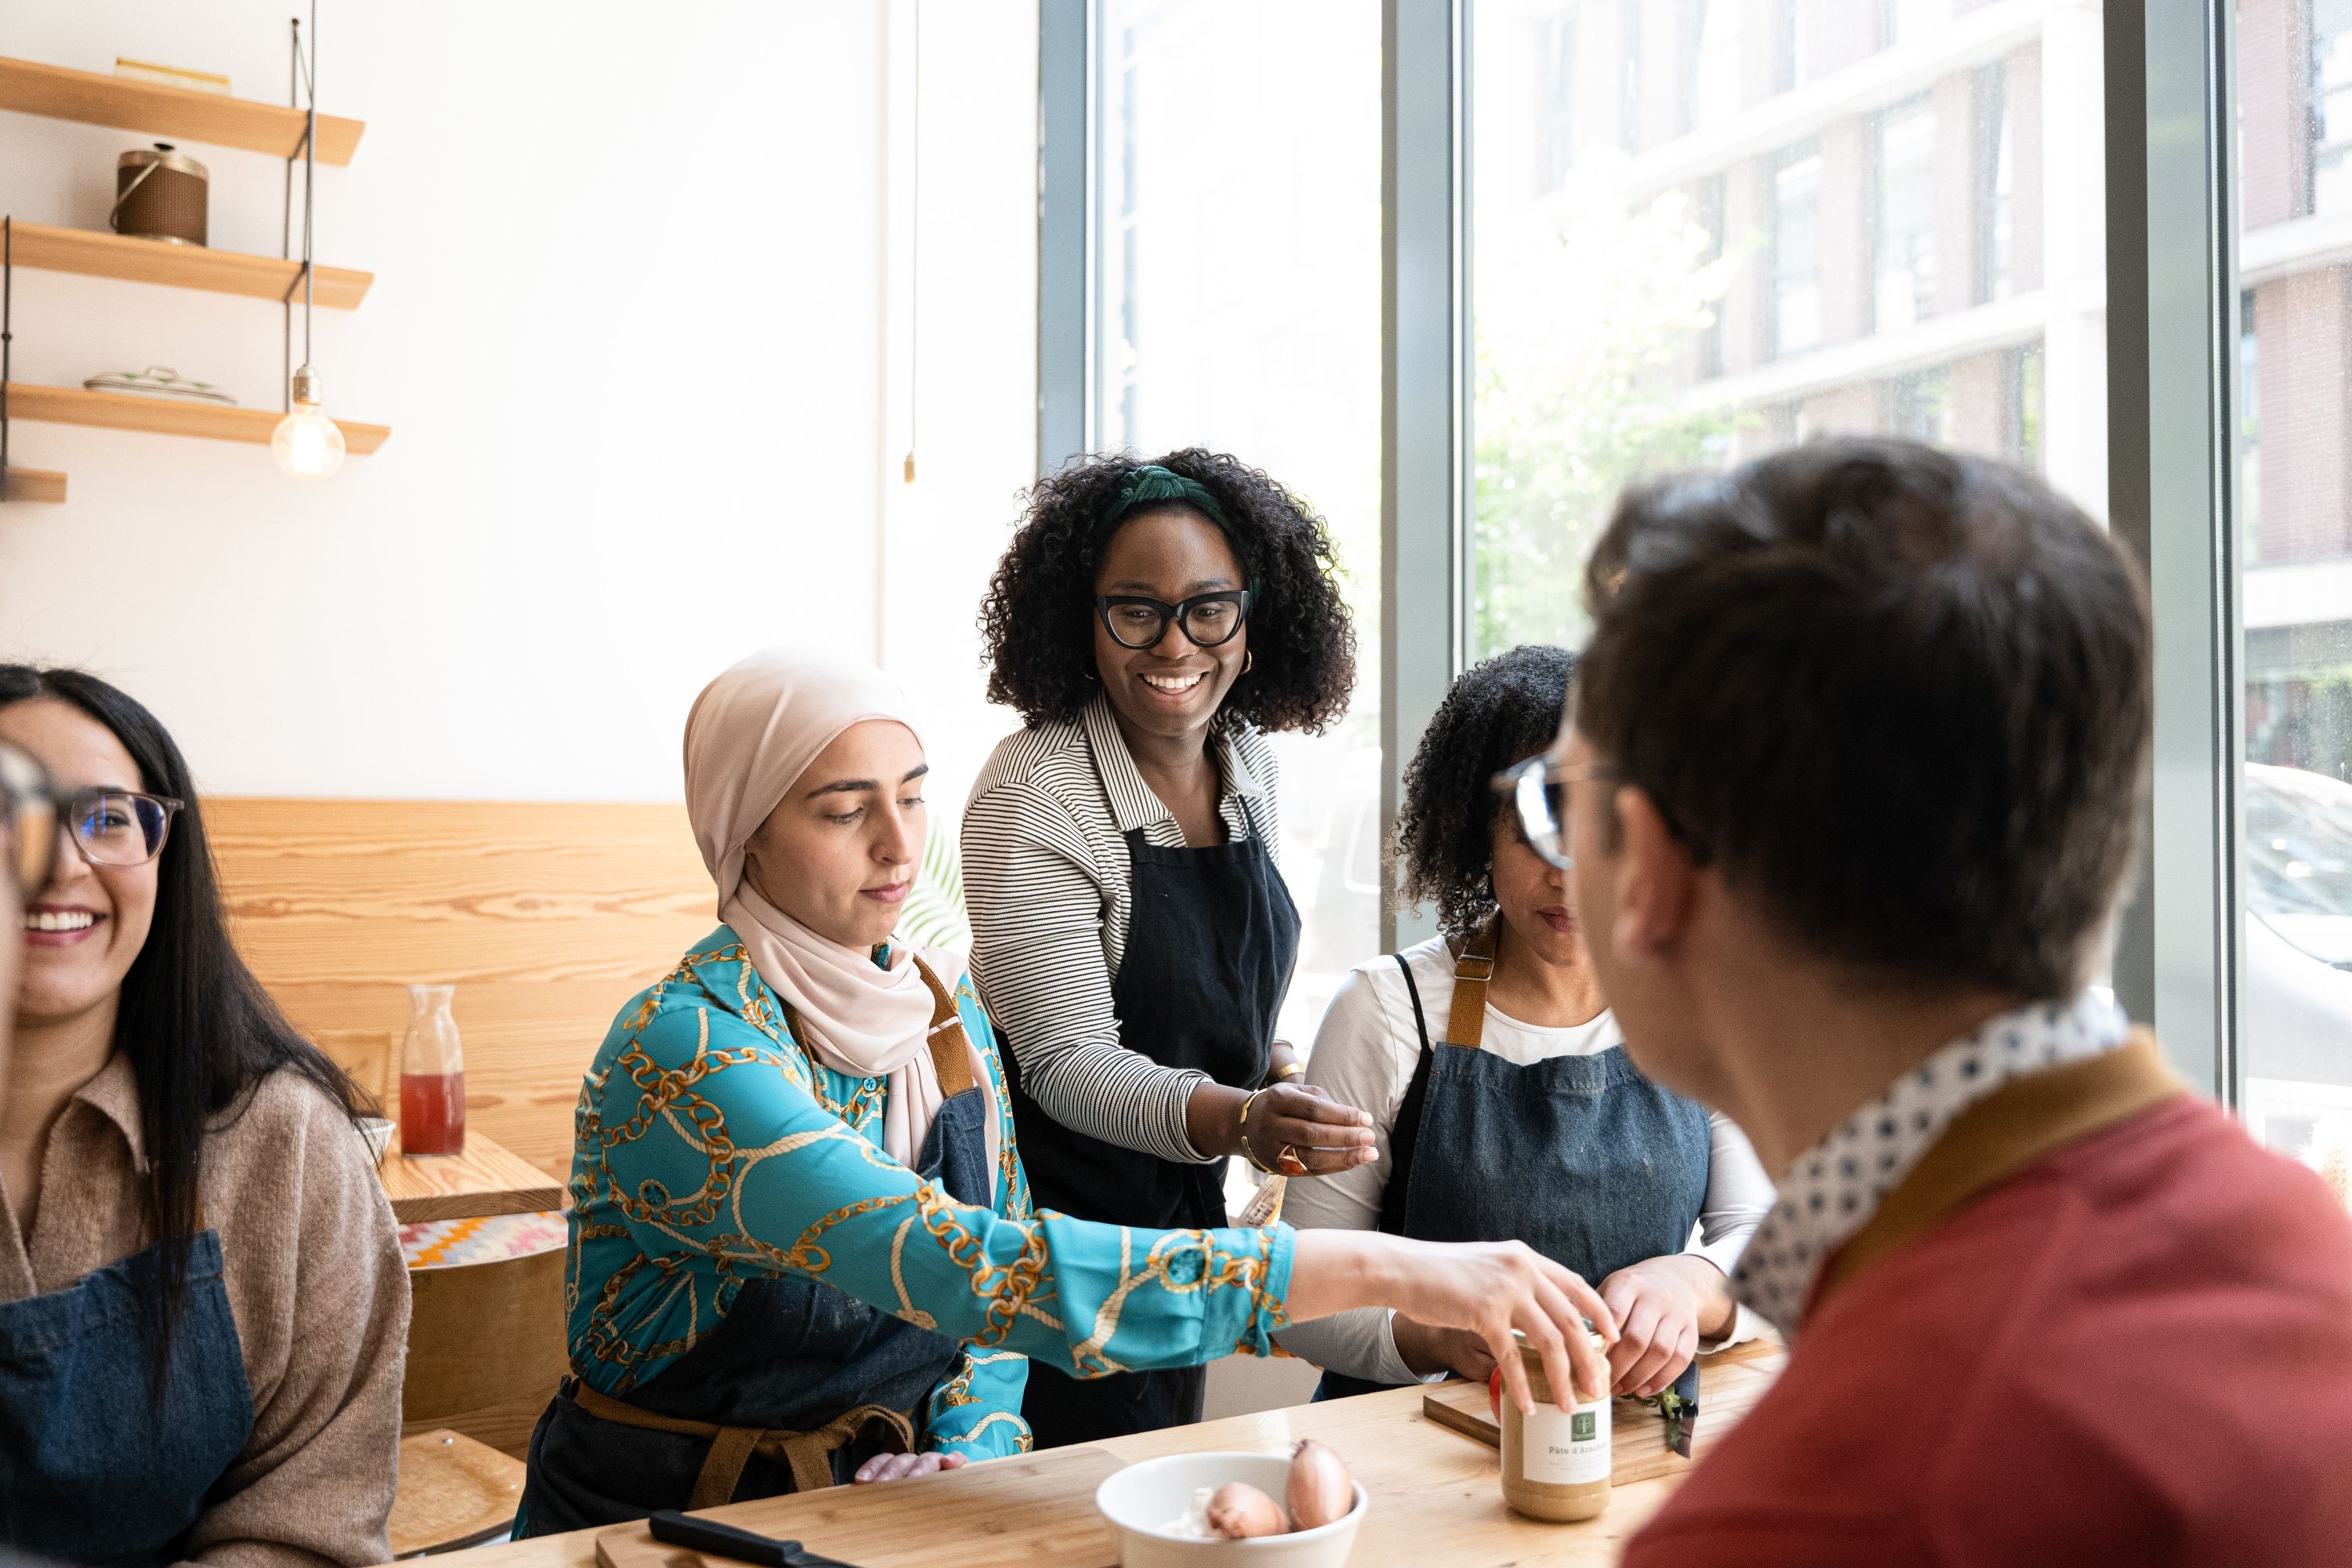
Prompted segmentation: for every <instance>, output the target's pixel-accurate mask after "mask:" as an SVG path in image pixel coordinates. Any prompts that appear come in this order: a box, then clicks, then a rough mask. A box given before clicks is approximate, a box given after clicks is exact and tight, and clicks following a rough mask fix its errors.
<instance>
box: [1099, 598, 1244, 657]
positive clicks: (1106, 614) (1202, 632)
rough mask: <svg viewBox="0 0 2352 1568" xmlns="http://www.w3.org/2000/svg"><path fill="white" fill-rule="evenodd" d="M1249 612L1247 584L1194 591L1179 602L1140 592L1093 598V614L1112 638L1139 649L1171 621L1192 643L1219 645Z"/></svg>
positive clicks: (1161, 633) (1156, 644) (1157, 641)
mask: <svg viewBox="0 0 2352 1568" xmlns="http://www.w3.org/2000/svg"><path fill="white" fill-rule="evenodd" d="M1249 612H1250V591H1249V590H1248V589H1247V588H1227V589H1223V590H1222V591H1220V592H1218V593H1214V594H1195V595H1192V597H1191V598H1189V599H1187V600H1185V601H1184V602H1183V603H1182V604H1181V605H1171V604H1170V603H1169V602H1168V601H1167V600H1165V599H1154V598H1151V597H1150V596H1149V595H1142V594H1106V595H1103V596H1102V597H1100V598H1098V599H1097V600H1096V601H1095V614H1096V615H1097V616H1101V617H1102V624H1103V629H1104V630H1105V631H1108V633H1110V635H1111V640H1112V641H1114V642H1116V643H1118V646H1119V647H1131V648H1134V649H1137V650H1138V651H1141V650H1142V649H1144V648H1150V647H1159V646H1160V638H1162V637H1166V636H1167V635H1168V627H1169V626H1170V625H1171V623H1172V624H1174V625H1176V626H1182V627H1183V628H1184V635H1185V636H1186V637H1190V638H1191V639H1192V646H1193V647H1222V646H1223V645H1224V644H1226V643H1229V642H1231V641H1233V640H1234V633H1235V632H1237V631H1240V630H1241V629H1242V623H1244V621H1246V620H1248V619H1249Z"/></svg>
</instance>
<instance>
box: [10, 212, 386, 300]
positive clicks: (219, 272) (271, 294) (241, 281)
mask: <svg viewBox="0 0 2352 1568" xmlns="http://www.w3.org/2000/svg"><path fill="white" fill-rule="evenodd" d="M11 227H12V228H13V229H14V231H15V233H16V242H15V255H16V265H17V266H19V267H38V268H43V269H44V270H46V271H49V272H79V273H80V274H82V275H83V276H85V277H89V278H121V279H128V280H129V281H131V282H133V283H160V284H163V286H164V287H166V288H172V289H209V290H210V291H211V292H213V293H215V294H242V295H245V296H246V297H247V298H248V299H254V300H283V299H285V298H286V297H287V292H288V290H289V289H291V290H292V291H293V294H294V297H295V298H296V299H298V300H299V298H300V297H301V292H302V291H301V289H300V288H299V287H298V281H299V279H300V278H301V276H302V264H301V263H300V262H299V261H283V260H280V259H278V258H277V257H274V256H247V255H246V254H245V253H244V252H243V251H237V250H214V249H211V248H209V247H205V246H201V245H167V244H165V243H164V242H163V241H162V240H160V239H136V238H133V237H131V236H129V235H123V234H109V233H106V232H105V231H104V230H102V229H90V228H58V227H56V226H53V225H50V224H46V223H18V224H14V225H11ZM374 281H375V274H374V273H373V272H354V271H352V269H351V268H347V267H321V268H318V269H317V271H316V274H315V276H314V277H313V278H312V279H311V284H310V288H311V295H312V299H313V300H314V301H315V302H316V303H318V304H319V305H321V306H323V307H325V308H326V309H328V310H358V309H359V305H360V301H361V300H363V299H365V298H366V297H367V291H368V285H369V284H371V283H373V282H374Z"/></svg>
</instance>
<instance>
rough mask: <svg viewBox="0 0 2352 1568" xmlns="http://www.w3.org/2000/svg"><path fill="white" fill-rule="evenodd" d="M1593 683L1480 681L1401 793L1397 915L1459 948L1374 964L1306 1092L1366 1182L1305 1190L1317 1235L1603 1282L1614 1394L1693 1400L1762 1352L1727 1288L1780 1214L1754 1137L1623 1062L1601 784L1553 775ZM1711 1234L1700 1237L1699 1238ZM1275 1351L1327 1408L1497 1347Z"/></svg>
mask: <svg viewBox="0 0 2352 1568" xmlns="http://www.w3.org/2000/svg"><path fill="white" fill-rule="evenodd" d="M1574 668H1575V661H1574V660H1573V658H1571V657H1570V655H1569V654H1568V653H1567V652H1566V651H1565V650H1564V649H1561V648H1557V647H1520V648H1514V649H1512V650H1511V651H1510V652H1509V653H1507V654H1503V655H1500V656H1498V657H1496V658H1491V659H1488V660H1487V661H1486V663H1484V664H1482V665H1479V666H1478V667H1477V668H1475V669H1473V670H1471V671H1470V672H1469V673H1467V674H1465V675H1464V676H1463V677H1462V678H1461V679H1459V680H1457V681H1455V682H1454V689H1452V690H1451V691H1449V692H1448V693H1447V694H1446V697H1445V700H1444V702H1443V703H1442V704H1440V705H1439V707H1438V710H1437V713H1436V715H1435V716H1434V717H1433V719H1432V720H1431V721H1430V724H1429V729H1428V730H1427V731H1425V732H1424V733H1423V736H1422V738H1421V745H1420V748H1419V750H1417V751H1416V752H1414V754H1413V759H1412V766H1411V767H1410V768H1409V769H1408V770H1407V771H1406V773H1405V787H1404V800H1403V802H1402V809H1401V811H1400V812H1399V816H1398V825H1397V848H1398V853H1399V855H1400V857H1401V858H1402V860H1403V862H1404V872H1405V883H1404V893H1405V897H1406V898H1408V899H1410V900H1413V901H1415V902H1420V903H1426V904H1431V905H1433V906H1434V907H1435V910H1436V914H1437V919H1438V923H1439V925H1440V927H1441V928H1442V929H1443V931H1444V934H1443V935H1440V936H1437V937H1433V938H1432V939H1431V940H1429V941H1427V942H1422V943H1420V944H1419V945H1417V946H1414V947H1410V948H1407V949H1406V950H1405V951H1404V952H1400V953H1392V954H1390V955H1389V956H1387V957H1383V958H1376V959H1373V960H1370V962H1368V963H1362V964H1360V965H1358V966H1357V968H1356V970H1355V972H1354V973H1351V974H1349V976H1348V978H1347V979H1346V980H1345V981H1344V982H1342V983H1341V984H1340V987H1339V994H1337V995H1336V996H1335V997H1334V998H1333V999H1332V1002H1331V1007H1330V1011H1329V1012H1328V1014H1326V1015H1325V1016H1324V1020H1323V1026H1322V1028H1321V1030H1320V1031H1319V1032H1318V1034H1317V1035H1316V1037H1315V1050H1314V1054H1313V1055H1312V1057H1311V1058H1309V1059H1308V1066H1307V1081H1308V1083H1309V1084H1311V1085H1313V1086H1316V1087H1318V1088H1321V1089H1325V1090H1327V1091H1328V1092H1329V1093H1330V1095H1331V1096H1332V1097H1333V1098H1334V1099H1336V1100H1342V1101H1345V1102H1346V1103H1348V1104H1350V1105H1360V1106H1363V1107H1364V1108H1365V1109H1366V1110H1369V1111H1370V1112H1371V1115H1372V1118H1373V1129H1374V1131H1375V1134H1376V1136H1377V1138H1378V1142H1377V1143H1376V1144H1375V1145H1374V1148H1375V1151H1376V1157H1375V1158H1374V1159H1373V1161H1372V1162H1371V1163H1370V1164H1367V1165H1363V1166H1360V1167H1359V1168H1357V1169H1355V1170H1351V1171H1348V1172H1344V1173H1339V1174H1337V1175H1333V1176H1330V1177H1328V1178H1327V1179H1325V1180H1323V1181H1320V1182H1316V1183H1312V1184H1300V1185H1298V1186H1297V1187H1296V1188H1294V1190H1293V1191H1292V1193H1291V1194H1290V1198H1289V1203H1288V1205H1287V1211H1286V1215H1287V1217H1288V1218H1289V1219H1290V1220H1291V1221H1292V1222H1293V1223H1294V1224H1296V1225H1297V1226H1300V1227H1302V1228H1315V1227H1328V1228H1333V1229H1347V1230H1375V1229H1377V1230H1383V1231H1390V1232H1392V1233H1396V1234H1400V1235H1404V1236H1410V1237H1419V1238H1421V1239H1423V1240H1430V1241H1498V1240H1502V1239H1505V1238H1511V1239H1517V1240H1521V1241H1525V1242H1526V1243H1528V1245H1529V1246H1530V1247H1534V1248H1535V1249H1536V1250H1537V1251H1538V1252H1540V1253H1542V1254H1544V1255H1545V1256H1547V1257H1549V1258H1551V1259H1552V1260H1553V1261H1554V1262H1556V1263H1559V1264H1560V1265H1562V1266H1563V1267H1565V1268H1570V1269H1571V1270H1574V1271H1575V1272H1576V1273H1578V1274H1580V1275H1581V1276H1583V1277H1584V1278H1586V1279H1591V1280H1592V1281H1593V1282H1595V1283H1596V1284H1597V1285H1598V1286H1599V1287H1600V1290H1601V1299H1602V1300H1605V1301H1607V1302H1608V1303H1609V1304H1610V1306H1611V1308H1612V1310H1614V1311H1615V1312H1616V1314H1617V1321H1618V1323H1619V1326H1620V1328H1621V1330H1622V1337H1621V1338H1620V1339H1619V1340H1618V1342H1617V1345H1616V1348H1615V1349H1614V1350H1613V1351H1612V1352H1611V1354H1610V1358H1609V1359H1610V1365H1611V1369H1612V1375H1613V1376H1614V1377H1615V1380H1616V1391H1617V1392H1618V1393H1620V1394H1640V1395H1655V1394H1664V1393H1665V1392H1666V1391H1668V1390H1670V1389H1671V1390H1674V1391H1675V1392H1676V1393H1677V1394H1680V1395H1682V1396H1683V1397H1685V1398H1691V1397H1695V1396H1696V1391H1697V1374H1696V1363H1694V1362H1693V1360H1692V1357H1693V1355H1694V1354H1695V1353H1696V1351H1697V1350H1698V1348H1699V1347H1700V1345H1701V1344H1702V1343H1706V1344H1708V1345H1710V1347H1711V1346H1712V1345H1714V1344H1720V1343H1725V1342H1728V1341H1730V1340H1732V1339H1738V1338H1745V1337H1747V1336H1748V1334H1750V1333H1752V1332H1754V1325H1753V1323H1751V1322H1748V1321H1743V1320H1742V1319H1741V1318H1740V1317H1739V1315H1738V1313H1736V1312H1735V1310H1734V1309H1733V1306H1732V1302H1731V1298H1730V1294H1729V1289H1728V1284H1727V1274H1728V1273H1729V1271H1730V1268H1731V1266H1732V1265H1733V1263H1734V1262H1736V1261H1737V1260H1738V1257H1739V1253H1740V1250H1741V1248H1742V1247H1745V1246H1746V1244H1747V1239H1748V1233H1749V1232H1750V1231H1752V1230H1754V1229H1755V1227H1756V1226H1757V1224H1758V1222H1759V1221H1760V1220H1761V1219H1762V1218H1763V1217H1764V1215H1765V1212H1766V1211H1767V1210H1768V1209H1769V1207H1770V1206H1771V1203H1772V1188H1771V1185H1770V1184H1769V1182H1767V1181H1766V1180H1765V1178H1764V1173H1763V1171H1762V1170H1761V1169H1760V1168H1759V1165H1758V1164H1757V1162H1756V1156H1755V1154H1754V1152H1752V1151H1751V1150H1750V1149H1749V1148H1748V1142H1747V1140H1746V1139H1744V1138H1742V1137H1741V1136H1740V1134H1739V1131H1738V1129H1737V1128H1735V1127H1733V1126H1732V1125H1731V1123H1730V1122H1728V1121H1726V1120H1724V1119H1723V1118H1721V1117H1711V1116H1709V1115H1708V1113H1707V1112H1706V1110H1703V1109H1702V1108H1701V1107H1699V1106H1698V1105H1696V1104H1695V1103H1694V1102H1692V1101H1690V1100H1685V1099H1682V1098H1681V1097H1680V1096H1677V1095H1675V1094H1671V1093H1669V1092H1667V1091H1666V1090H1665V1089H1661V1088H1659V1087H1657V1086H1656V1085H1654V1084H1653V1083H1650V1082H1649V1081H1648V1080H1646V1079H1643V1077H1642V1075H1641V1074H1640V1073H1639V1072H1637V1071H1635V1070H1634V1068H1633V1066H1632V1064H1631V1063H1630V1062H1628V1061H1627V1060H1626V1058H1625V1051H1624V1046H1623V1036H1622V1034H1621V1033H1620V1032H1619V1030H1618V1027H1617V1023H1616V1020H1615V1018H1614V1017H1612V1016H1611V1015H1610V1014H1609V1013H1608V1012H1606V1011H1604V1010H1603V1007H1602V1003H1601V992H1600V987H1599V985H1598V984H1597V982H1596V981H1595V980H1594V977H1593V973H1592V965H1591V961H1590V959H1589V957H1588V955H1587V954H1586V952H1585V951H1584V945H1583V942H1582V941H1581V939H1580V933H1579V931H1578V929H1577V923H1576V920H1575V917H1574V916H1573V915H1572V914H1571V913H1570V891H1569V886H1568V883H1569V877H1570V865H1569V855H1568V847H1567V841H1566V836H1565V834H1564V832H1563V829H1562V824H1563V823H1564V821H1565V809H1566V802H1567V796H1568V792H1569V791H1570V788H1572V787H1575V786H1576V785H1578V784H1581V783H1582V781H1584V780H1586V779H1589V778H1591V777H1592V776H1594V772H1595V770H1594V769H1592V768H1591V765H1590V764H1582V765H1579V766H1576V767H1569V768H1562V767H1559V766H1555V765H1553V763H1551V762H1549V760H1548V758H1547V755H1546V752H1547V749H1548V748H1549V746H1550V743H1551V740H1552V736H1553V734H1554V732H1555V731H1557V730H1558V729H1559V717H1560V712H1561V709H1562V706H1563V704H1564V703H1565V701H1566V700H1567V696H1568V689H1569V682H1570V676H1571V673H1572V672H1573V669H1574ZM1694 1231H1696V1235H1697V1237H1698V1239H1697V1240H1696V1241H1693V1240H1692V1237H1693V1234H1694ZM1277 1338H1278V1339H1279V1340H1280V1341H1281V1342H1282V1345H1283V1348H1284V1349H1286V1350H1287V1351H1289V1352H1291V1353H1292V1354H1294V1355H1297V1356H1302V1357H1304V1358H1306V1359H1307V1360H1308V1361H1311V1362H1314V1363H1317V1364H1318V1365H1320V1366H1322V1367H1323V1368H1324V1369H1325V1376H1324V1384H1323V1391H1324V1394H1326V1395H1339V1394H1362V1393H1367V1392H1370V1390H1372V1389H1374V1388H1381V1387H1391V1386H1394V1385H1397V1384H1406V1383H1411V1382H1413V1381H1415V1380H1418V1379H1427V1378H1437V1377H1443V1376H1444V1375H1446V1374H1448V1373H1460V1374H1462V1375H1464V1376H1468V1377H1474V1378H1480V1379H1483V1378H1485V1377H1486V1374H1487V1373H1488V1371H1489V1370H1490V1369H1491V1367H1492V1365H1493V1360H1492V1358H1491V1357H1490V1356H1489V1355H1488V1354H1487V1353H1486V1347H1485V1346H1484V1345H1483V1344H1481V1343H1479V1342H1477V1341H1476V1340H1475V1339H1473V1338H1471V1337H1470V1336H1467V1335H1465V1334H1461V1333H1458V1332H1455V1331H1452V1330H1439V1329H1433V1328H1431V1327H1429V1326H1428V1325H1426V1324H1423V1323H1417V1322H1414V1321H1412V1319H1410V1318H1408V1317H1404V1316H1402V1315H1398V1316H1391V1315H1390V1314H1387V1313H1381V1312H1355V1313H1346V1314H1341V1315H1339V1316H1337V1317H1332V1318H1327V1319H1325V1320H1323V1321H1320V1322H1312V1323H1303V1324H1300V1325H1299V1326H1297V1327H1296V1328H1293V1329H1288V1330H1286V1331H1283V1332H1282V1333H1281V1334H1280V1335H1278V1336H1277Z"/></svg>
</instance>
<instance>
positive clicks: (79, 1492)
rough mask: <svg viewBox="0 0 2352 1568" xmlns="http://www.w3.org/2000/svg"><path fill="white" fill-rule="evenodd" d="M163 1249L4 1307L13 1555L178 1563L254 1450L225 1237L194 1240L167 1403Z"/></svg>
mask: <svg viewBox="0 0 2352 1568" xmlns="http://www.w3.org/2000/svg"><path fill="white" fill-rule="evenodd" d="M165 1246H166V1244H164V1243H158V1244H156V1245H155V1246H153V1247H148V1248H147V1249H146V1250H145V1251H143V1252H135V1253H133V1254H131V1256H130V1257H128V1258H123V1259H121V1261H120V1262H116V1263H110V1264H108V1265H107V1266H106V1267H105V1268H99V1269H93V1270H92V1271H90V1272H89V1273H88V1274H85V1275H83V1276H82V1277H81V1278H80V1279H78V1280H76V1281H75V1282H74V1283H73V1284H72V1285H70V1286H68V1288H67V1289H63V1290H53V1291H51V1292H49V1294H47V1295H46V1296H29V1297H26V1299H25V1300H21V1301H11V1302H9V1303H7V1304H6V1305H5V1306H0V1544H5V1545H7V1546H12V1547H16V1548H17V1549H18V1550H20V1551H24V1552H31V1553H33V1554H35V1555H37V1556H40V1557H47V1558H53V1559H55V1560H57V1561H58V1562H60V1563H107V1564H121V1565H123V1568H130V1565H131V1564H145V1563H171V1562H174V1561H177V1560H178V1559H179V1557H180V1556H181V1555H182V1553H181V1552H180V1544H181V1542H183V1541H184V1539H185V1538H186V1536H187V1533H188V1531H189V1530H190V1529H191V1528H192V1527H194V1524H195V1522H196V1521H197V1519H198V1518H199V1517H201V1516H202V1514H203V1513H204V1510H205V1504H206V1502H207V1501H208V1500H209V1499H210V1497H211V1494H212V1490H213V1488H214V1487H215V1485H216V1484H218V1482H219V1480H220V1479H221V1477H222V1475H223V1474H224V1473H226V1471H227V1469H228V1468H229V1467H230V1466H231V1465H232V1464H234V1463H236V1457H237V1456H238V1455H239V1454H241V1453H243V1452H244V1451H245V1445H246V1440H247V1438H248V1437H250V1436H252V1435H253V1388H252V1385H251V1384H249V1383H248V1382H247V1379H246V1374H245V1351H244V1348H243V1347H242V1346H241V1345H239V1344H238V1342H237V1338H236V1316H235V1314H234V1313H232V1312H231V1311H230V1310H229V1304H228V1290H227V1289H226V1286H225V1285H224V1284H223V1282H222V1279H221V1246H220V1233H219V1232H218V1231H214V1230H205V1231H199V1232H198V1233H197V1234H196V1235H195V1236H194V1237H193V1238H192V1239H191V1240H190V1242H189V1245H188V1274H187V1288H186V1293H185V1295H184V1296H183V1297H182V1298H181V1306H180V1315H179V1318H178V1320H177V1321H175V1322H174V1323H173V1328H172V1352H171V1353H172V1359H171V1368H170V1374H169V1376H168V1378H167V1379H166V1380H165V1382H164V1383H163V1388H162V1392H161V1396H160V1398H159V1397H158V1394H157V1390H156V1387H155V1384H154V1381H153V1375H152V1374H153V1368H154V1358H155V1333H156V1321H155V1314H154V1302H155V1300H156V1299H157V1298H158V1297H159V1296H160V1295H161V1294H162V1293H163V1278H164V1271H163V1261H164V1255H165Z"/></svg>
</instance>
